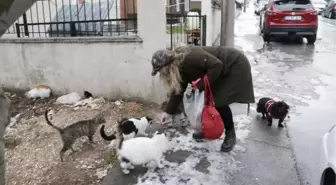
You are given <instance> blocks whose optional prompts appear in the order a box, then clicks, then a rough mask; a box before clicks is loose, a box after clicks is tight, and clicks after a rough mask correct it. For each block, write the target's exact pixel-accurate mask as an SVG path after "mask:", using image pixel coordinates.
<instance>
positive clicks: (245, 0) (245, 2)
mask: <svg viewBox="0 0 336 185" xmlns="http://www.w3.org/2000/svg"><path fill="white" fill-rule="evenodd" d="M246 4H247V0H244V12H246Z"/></svg>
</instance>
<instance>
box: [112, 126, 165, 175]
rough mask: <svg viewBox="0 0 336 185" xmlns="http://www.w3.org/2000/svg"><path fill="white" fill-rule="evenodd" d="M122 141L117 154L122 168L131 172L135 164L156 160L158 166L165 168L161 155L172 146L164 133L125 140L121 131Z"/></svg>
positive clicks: (145, 163)
mask: <svg viewBox="0 0 336 185" xmlns="http://www.w3.org/2000/svg"><path fill="white" fill-rule="evenodd" d="M118 133H119V137H120V141H119V143H118V147H117V155H118V160H119V163H120V167H121V170H122V172H123V173H124V174H129V173H130V170H132V169H134V166H133V165H146V166H147V164H148V163H150V162H155V164H156V167H158V168H163V165H162V163H161V157H162V156H163V153H164V152H166V151H167V150H168V149H169V148H170V146H169V141H168V138H167V137H166V135H165V134H164V133H162V134H158V132H155V133H154V135H153V137H152V138H148V137H136V138H132V139H128V140H124V139H123V137H122V134H121V132H120V131H119V132H118Z"/></svg>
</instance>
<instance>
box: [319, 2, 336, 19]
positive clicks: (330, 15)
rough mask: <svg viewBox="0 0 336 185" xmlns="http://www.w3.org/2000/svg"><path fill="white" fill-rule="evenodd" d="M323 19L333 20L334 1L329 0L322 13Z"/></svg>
mask: <svg viewBox="0 0 336 185" xmlns="http://www.w3.org/2000/svg"><path fill="white" fill-rule="evenodd" d="M322 16H323V17H328V18H329V19H334V18H335V16H336V0H330V1H329V2H328V4H327V7H325V8H324V10H323V11H322Z"/></svg>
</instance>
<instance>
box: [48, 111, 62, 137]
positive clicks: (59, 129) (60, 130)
mask: <svg viewBox="0 0 336 185" xmlns="http://www.w3.org/2000/svg"><path fill="white" fill-rule="evenodd" d="M48 112H49V110H46V111H45V113H44V117H45V120H46V121H47V124H48V125H50V126H52V127H53V128H54V129H56V130H58V131H59V132H63V129H61V128H59V127H56V126H55V125H53V124H52V123H51V122H50V121H49V118H48Z"/></svg>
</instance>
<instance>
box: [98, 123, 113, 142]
mask: <svg viewBox="0 0 336 185" xmlns="http://www.w3.org/2000/svg"><path fill="white" fill-rule="evenodd" d="M100 135H101V137H102V138H103V139H104V140H106V141H112V140H114V139H116V138H117V137H116V136H115V134H112V135H110V136H108V135H106V133H105V125H103V126H102V127H101V128H100Z"/></svg>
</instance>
